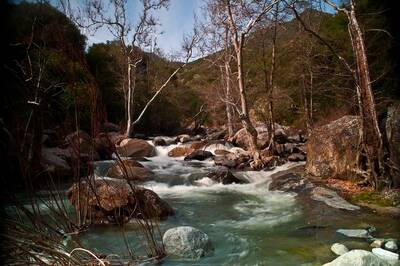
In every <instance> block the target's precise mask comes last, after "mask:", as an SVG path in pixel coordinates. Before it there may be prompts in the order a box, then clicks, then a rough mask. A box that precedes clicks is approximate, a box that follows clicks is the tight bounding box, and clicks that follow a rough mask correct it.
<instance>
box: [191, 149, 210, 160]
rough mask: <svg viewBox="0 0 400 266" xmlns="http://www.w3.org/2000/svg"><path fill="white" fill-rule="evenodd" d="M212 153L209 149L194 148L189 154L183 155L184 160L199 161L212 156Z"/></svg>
mask: <svg viewBox="0 0 400 266" xmlns="http://www.w3.org/2000/svg"><path fill="white" fill-rule="evenodd" d="M212 157H214V155H213V154H212V153H211V152H209V151H204V150H195V151H193V152H191V153H190V154H189V155H187V156H186V157H185V159H184V160H185V161H190V160H199V161H204V160H206V159H208V158H212Z"/></svg>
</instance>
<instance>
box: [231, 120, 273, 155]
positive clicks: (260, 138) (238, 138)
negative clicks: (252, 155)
mask: <svg viewBox="0 0 400 266" xmlns="http://www.w3.org/2000/svg"><path fill="white" fill-rule="evenodd" d="M256 130H257V133H258V135H257V145H258V146H259V148H260V149H264V148H266V147H267V146H268V144H269V136H268V129H267V127H266V126H265V125H260V126H256ZM232 142H233V144H235V145H236V146H239V147H241V148H243V149H245V150H248V149H249V147H250V143H249V137H248V133H247V131H246V129H244V128H242V129H240V130H238V131H237V132H236V133H235V135H234V136H233V139H232Z"/></svg>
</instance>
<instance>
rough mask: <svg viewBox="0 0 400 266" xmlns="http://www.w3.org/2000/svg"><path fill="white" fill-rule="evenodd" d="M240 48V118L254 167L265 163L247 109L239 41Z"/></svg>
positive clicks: (240, 45)
mask: <svg viewBox="0 0 400 266" xmlns="http://www.w3.org/2000/svg"><path fill="white" fill-rule="evenodd" d="M238 47H239V49H236V57H237V70H238V85H239V93H240V103H241V114H240V120H241V121H242V124H243V127H244V128H245V129H246V131H247V134H248V138H249V143H250V152H251V153H252V155H253V160H254V161H253V165H252V167H253V168H260V167H262V165H263V163H262V161H261V157H260V150H259V149H258V146H257V136H258V133H257V130H256V129H255V128H254V126H253V124H252V123H251V121H250V118H249V114H248V109H247V100H246V91H245V88H244V79H243V54H242V53H243V43H242V42H240V43H239V46H238Z"/></svg>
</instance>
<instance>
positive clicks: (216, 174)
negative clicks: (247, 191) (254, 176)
mask: <svg viewBox="0 0 400 266" xmlns="http://www.w3.org/2000/svg"><path fill="white" fill-rule="evenodd" d="M207 177H208V178H210V179H212V180H214V181H216V182H218V183H222V184H224V185H227V184H233V183H235V184H243V183H246V182H245V181H244V180H242V179H240V178H237V177H236V176H235V175H233V174H232V172H231V171H229V170H228V169H227V168H225V167H220V168H218V169H216V170H214V171H212V172H210V173H209V174H208V175H207Z"/></svg>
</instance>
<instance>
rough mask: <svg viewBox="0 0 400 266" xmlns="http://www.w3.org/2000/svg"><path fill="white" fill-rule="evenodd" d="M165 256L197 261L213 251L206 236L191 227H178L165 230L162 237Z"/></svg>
mask: <svg viewBox="0 0 400 266" xmlns="http://www.w3.org/2000/svg"><path fill="white" fill-rule="evenodd" d="M163 243H164V246H165V251H166V252H167V255H174V256H178V257H184V258H187V259H192V260H197V259H199V258H201V257H204V256H206V255H208V254H210V253H211V252H212V250H213V248H212V244H211V241H210V238H209V237H208V235H207V234H206V233H204V232H202V231H200V230H198V229H196V228H194V227H191V226H180V227H175V228H171V229H169V230H167V231H166V232H165V233H164V236H163Z"/></svg>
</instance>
